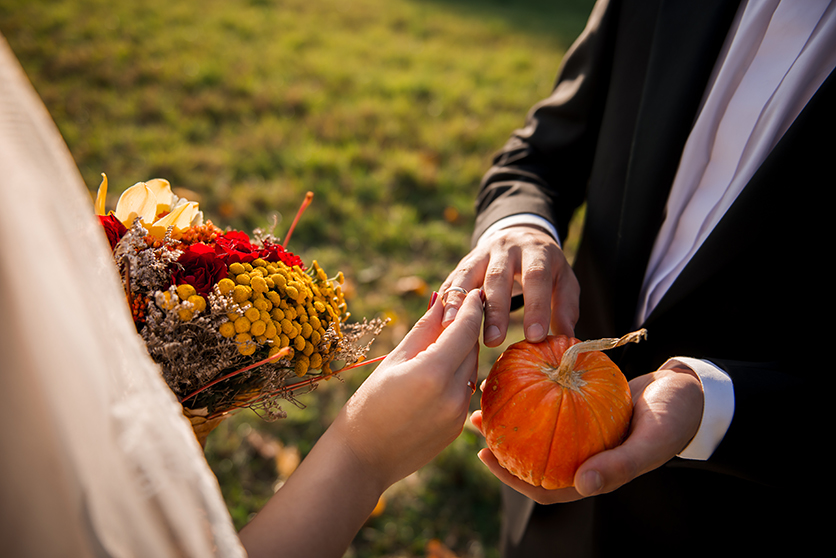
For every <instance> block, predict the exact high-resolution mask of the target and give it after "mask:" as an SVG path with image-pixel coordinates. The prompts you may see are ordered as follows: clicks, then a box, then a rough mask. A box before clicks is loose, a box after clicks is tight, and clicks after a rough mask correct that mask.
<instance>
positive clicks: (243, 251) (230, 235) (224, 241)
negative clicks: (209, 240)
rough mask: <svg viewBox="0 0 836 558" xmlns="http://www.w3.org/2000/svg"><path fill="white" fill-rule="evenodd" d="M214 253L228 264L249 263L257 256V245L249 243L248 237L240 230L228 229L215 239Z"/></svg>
mask: <svg viewBox="0 0 836 558" xmlns="http://www.w3.org/2000/svg"><path fill="white" fill-rule="evenodd" d="M215 254H216V255H217V256H218V258H220V259H221V260H223V262H224V263H225V264H226V265H227V266H228V265H229V264H231V263H235V262H241V263H249V262H251V261H253V260H254V259H256V258H257V257H258V247H257V246H253V245H252V244H251V243H250V237H249V236H247V234H246V233H243V232H240V231H229V232H226V233H224V234H222V235H221V236H219V237H218V238H217V239H215Z"/></svg>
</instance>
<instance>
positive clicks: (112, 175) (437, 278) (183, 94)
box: [0, 0, 591, 556]
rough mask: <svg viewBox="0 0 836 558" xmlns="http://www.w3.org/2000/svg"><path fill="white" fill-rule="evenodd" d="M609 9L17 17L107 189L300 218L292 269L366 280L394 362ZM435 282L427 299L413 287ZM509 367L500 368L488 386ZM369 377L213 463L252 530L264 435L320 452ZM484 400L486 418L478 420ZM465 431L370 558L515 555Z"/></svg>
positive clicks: (22, 46) (417, 485)
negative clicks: (318, 268)
mask: <svg viewBox="0 0 836 558" xmlns="http://www.w3.org/2000/svg"><path fill="white" fill-rule="evenodd" d="M590 9H591V1H590V0H573V1H569V0H564V1H562V2H547V1H545V0H519V1H515V2H510V1H507V0H481V1H477V0H424V1H419V0H351V1H348V0H204V1H202V2H188V1H185V0H179V1H178V0H144V1H143V2H112V1H109V0H40V1H38V2H32V1H31V0H0V32H2V33H3V35H4V36H5V38H6V39H7V40H8V42H9V44H10V45H11V47H12V49H13V50H14V52H15V53H16V54H17V56H18V58H19V59H20V61H21V63H22V64H23V66H24V69H25V70H26V72H27V74H28V75H29V78H30V79H31V81H32V83H33V84H34V86H35V88H36V90H37V91H38V93H39V94H40V95H41V97H42V98H43V100H44V102H45V104H46V106H47V108H48V109H49V111H50V113H51V114H52V116H53V118H54V120H55V121H56V123H57V124H58V127H59V129H60V130H61V133H62V134H63V136H64V138H65V140H66V141H67V144H68V146H69V148H70V150H71V152H72V154H73V157H74V158H75V161H76V162H77V164H78V166H79V169H80V170H81V173H82V176H83V178H84V180H85V182H86V183H87V185H88V186H89V188H90V189H91V191H94V190H95V189H96V187H97V186H98V184H99V181H100V174H101V173H102V172H105V173H107V175H108V178H109V181H110V185H111V186H110V190H111V196H110V203H111V207H112V205H113V204H114V203H115V200H116V196H118V194H119V193H120V192H121V190H123V189H124V188H126V187H127V186H129V185H131V184H133V183H134V182H137V181H139V180H145V179H149V178H153V177H163V178H167V179H168V180H170V181H171V182H172V184H173V186H174V187H175V188H176V189H177V188H180V189H183V190H186V191H187V192H188V196H189V197H191V198H193V199H197V200H198V201H200V203H201V208H202V209H203V210H204V212H205V214H206V215H207V216H208V217H209V218H211V219H212V220H213V222H215V223H216V224H217V225H219V226H221V227H233V228H239V229H243V230H247V231H249V230H252V229H253V228H255V227H268V226H269V225H270V223H271V222H272V220H273V219H274V218H277V219H278V226H277V228H276V230H275V232H276V234H278V235H280V236H283V235H284V233H285V231H286V230H287V227H288V226H289V223H290V221H291V220H292V218H293V215H294V214H295V212H296V209H297V207H298V205H299V204H300V202H301V201H302V199H303V197H304V195H305V192H307V191H308V190H310V191H313V192H314V193H315V198H314V202H313V205H312V206H311V207H310V208H309V209H308V212H307V213H306V214H305V217H304V218H303V220H302V222H301V224H300V226H299V227H298V228H297V230H296V232H295V233H294V235H293V239H292V241H291V244H290V249H292V250H294V251H296V252H297V253H299V254H300V255H301V256H302V257H303V259H305V260H306V261H309V260H311V259H312V258H316V259H318V260H319V262H320V263H321V264H322V265H323V267H325V269H326V270H328V271H336V270H342V271H344V273H345V274H346V276H347V277H348V278H349V282H350V284H349V285H348V287H347V290H348V292H349V293H350V296H351V298H350V301H349V304H350V306H351V310H352V313H353V315H354V316H355V317H362V316H367V317H372V316H375V315H386V316H389V317H392V318H393V322H392V325H391V326H390V327H389V328H387V330H386V331H385V332H384V334H383V335H382V336H381V338H380V340H379V341H378V343H377V344H376V346H375V348H374V349H373V350H374V351H375V353H376V354H380V353H382V352H385V351H387V350H388V349H389V348H391V346H393V344H394V343H396V342H397V341H398V340H399V339H400V338H401V337H402V336H403V334H404V333H405V332H406V331H407V330H408V328H409V327H410V326H411V324H412V323H414V321H415V320H416V319H417V317H418V316H419V315H420V314H421V313H422V312H423V310H424V309H425V308H426V303H427V300H428V298H429V295H430V292H429V291H430V290H432V289H433V288H435V287H437V286H438V285H439V284H440V282H441V281H442V280H443V279H444V277H445V276H446V275H447V273H448V272H449V271H450V270H452V269H453V267H454V266H455V264H456V263H457V262H458V260H459V258H461V257H462V256H463V255H464V254H465V253H466V252H467V250H468V247H469V242H470V233H471V230H472V224H473V201H474V196H475V191H476V188H477V186H478V183H479V180H480V178H481V176H482V174H483V172H484V171H485V170H486V169H487V167H488V165H489V162H490V158H491V155H492V154H493V152H494V151H495V150H496V149H498V148H499V147H500V146H501V145H502V144H503V143H504V142H505V140H506V138H507V137H508V134H509V133H510V132H511V131H512V130H513V129H514V128H516V127H519V126H520V125H521V124H522V122H523V117H524V115H525V113H526V111H527V110H528V108H529V107H530V106H531V105H532V104H533V103H534V102H535V101H536V100H538V99H540V98H541V97H543V96H545V95H547V94H548V92H549V91H550V89H551V86H552V83H553V81H554V77H555V73H556V70H557V67H558V64H559V62H560V59H561V56H562V54H563V52H564V51H565V49H566V48H567V47H568V45H569V44H570V43H571V41H572V40H573V38H574V37H575V36H576V35H577V33H578V32H579V31H580V30H581V29H582V26H583V23H584V21H585V19H586V16H587V15H588V13H589V10H590ZM404 278H414V279H416V280H417V281H418V285H419V286H420V284H421V283H420V282H421V281H423V282H424V284H426V285H427V286H428V288H427V289H421V288H416V287H414V284H413V286H412V287H410V288H404V287H403V283H402V282H399V281H400V280H402V279H404ZM497 354H498V353H497V351H495V350H494V351H488V350H483V355H482V361H483V366H482V368H483V370H482V372H481V373H482V374H483V375H484V374H485V373H486V372H487V367H488V366H489V365H490V362H491V361H492V360H493V359H494V358H495V357H496V356H497ZM365 374H366V372H365V371H363V372H356V373H352V375H351V376H350V377H348V378H346V379H345V380H344V381H343V382H342V383H341V382H338V381H332V382H329V383H328V385H326V386H323V387H322V388H321V389H319V390H317V393H316V394H315V395H313V396H306V397H304V398H302V403H303V404H304V405H305V407H304V408H301V407H300V408H297V407H294V406H293V405H291V404H287V405H285V408H286V410H287V411H288V413H289V417H288V418H287V419H285V420H283V421H279V422H276V423H270V424H267V423H264V422H262V421H260V420H259V419H257V417H254V416H252V415H251V414H243V413H242V414H241V415H239V416H238V417H235V418H234V419H233V420H231V421H227V424H224V425H222V426H221V427H220V428H219V430H218V431H217V432H215V433H213V435H212V436H211V437H210V441H209V445H208V448H207V458H208V460H209V462H210V464H211V465H212V467H213V470H214V471H215V472H216V474H217V475H218V478H219V480H220V482H221V486H222V489H223V492H224V496H225V498H226V499H227V503H228V505H229V508H230V511H231V513H232V514H233V518H234V520H235V522H236V524H237V525H239V526H240V525H243V524H244V523H245V522H246V521H247V518H248V517H250V515H251V514H252V513H253V512H254V511H255V510H256V509H258V507H259V506H260V505H261V504H262V503H263V502H264V501H265V499H266V498H267V497H269V494H271V493H272V490H273V488H274V486H275V485H276V483H277V472H276V467H275V463H274V462H273V461H272V460H271V458H264V457H261V456H260V455H259V453H258V451H257V449H256V447H255V446H254V445H253V444H252V440H253V438H252V435H251V433H252V432H253V431H256V432H260V433H263V434H264V435H265V436H269V437H271V438H274V439H276V440H280V441H281V443H282V444H284V445H285V446H286V447H296V448H298V449H299V450H300V451H301V453H302V454H304V453H305V452H306V451H307V450H308V449H309V448H310V446H311V445H312V443H313V442H314V441H315V440H316V438H317V436H318V435H319V434H320V433H321V432H322V431H323V429H324V428H326V427H327V425H328V424H329V422H330V420H331V419H332V417H333V415H334V413H336V410H337V409H339V407H340V405H341V404H342V402H343V401H344V400H345V398H346V397H347V395H348V394H350V393H351V392H352V391H353V389H355V388H356V386H357V385H358V384H359V382H361V381H362V379H363V377H364V375H365ZM477 405H478V401H476V400H474V408H475V407H476V406H477ZM480 443H481V440H480V438H479V437H478V436H476V435H474V434H472V433H465V434H464V435H462V437H460V439H459V440H458V441H457V442H456V443H454V444H453V446H451V447H450V448H449V449H448V450H447V451H445V453H444V454H442V455H441V456H440V457H439V458H438V459H437V460H436V461H434V462H433V463H432V464H431V465H430V466H428V467H426V468H425V469H424V470H422V471H421V472H420V473H419V474H418V475H416V476H414V477H413V478H411V479H409V481H408V482H404V483H399V485H396V487H393V490H392V491H391V493H390V494H387V508H386V511H385V512H384V514H383V515H381V516H380V517H377V518H374V519H373V520H371V521H370V523H369V524H368V525H367V526H366V527H365V528H364V529H363V530H362V531H361V533H360V534H359V535H358V537H357V540H356V541H355V544H354V546H353V547H352V549H351V550H350V552H349V555H350V556H421V555H424V548H425V545H426V542H427V541H428V540H430V539H433V538H436V539H440V540H442V541H443V542H444V543H445V544H447V545H448V546H450V547H451V548H453V550H454V551H455V552H456V553H457V554H459V555H460V556H496V550H495V543H496V536H497V532H498V492H497V485H496V483H495V481H494V479H492V477H490V476H489V475H487V473H486V471H485V470H484V468H483V467H482V465H481V464H480V463H478V460H477V459H476V458H475V455H474V454H475V451H476V448H477V447H478V446H479V444H480Z"/></svg>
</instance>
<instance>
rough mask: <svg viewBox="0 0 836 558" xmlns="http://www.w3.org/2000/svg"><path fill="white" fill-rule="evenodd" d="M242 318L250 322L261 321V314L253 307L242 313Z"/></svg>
mask: <svg viewBox="0 0 836 558" xmlns="http://www.w3.org/2000/svg"><path fill="white" fill-rule="evenodd" d="M244 316H246V318H247V319H248V320H250V321H251V322H254V321H256V320H259V319H261V312H260V311H259V310H258V308H256V307H255V306H251V307H250V308H248V309H247V310H246V311H245V312H244Z"/></svg>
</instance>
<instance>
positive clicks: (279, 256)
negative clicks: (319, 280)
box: [215, 231, 305, 269]
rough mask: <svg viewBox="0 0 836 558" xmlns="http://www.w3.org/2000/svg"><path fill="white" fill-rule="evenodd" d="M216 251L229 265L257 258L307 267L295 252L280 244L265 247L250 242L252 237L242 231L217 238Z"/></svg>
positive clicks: (231, 232)
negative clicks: (288, 250)
mask: <svg viewBox="0 0 836 558" xmlns="http://www.w3.org/2000/svg"><path fill="white" fill-rule="evenodd" d="M215 253H216V254H217V256H218V258H220V259H221V260H223V262H224V263H225V264H226V265H227V266H228V265H229V264H231V263H234V262H241V263H250V262H252V261H253V260H255V259H257V258H261V259H263V260H265V261H268V262H279V261H280V262H284V263H285V265H288V266H291V267H292V266H294V265H298V266H299V267H300V268H302V269H305V267H304V265H303V264H302V259H301V258H300V257H299V256H297V255H296V254H294V253H293V252H287V251H286V250H285V249H284V248H282V247H281V246H280V245H279V244H269V243H268V244H266V245H265V246H264V247H263V248H261V247H259V246H256V245H255V244H252V243H251V242H250V237H249V236H247V234H246V233H243V232H241V231H230V232H227V233H224V234H223V235H221V236H219V237H218V238H217V239H216V240H215Z"/></svg>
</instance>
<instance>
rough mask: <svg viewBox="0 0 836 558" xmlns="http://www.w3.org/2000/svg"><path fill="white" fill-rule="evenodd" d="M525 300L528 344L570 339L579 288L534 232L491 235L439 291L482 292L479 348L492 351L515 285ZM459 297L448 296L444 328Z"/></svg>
mask: <svg viewBox="0 0 836 558" xmlns="http://www.w3.org/2000/svg"><path fill="white" fill-rule="evenodd" d="M515 281H518V282H519V283H520V284H521V285H522V291H523V296H524V298H525V316H524V319H523V327H524V330H525V337H526V339H527V340H529V341H531V342H534V343H537V342H539V341H542V340H543V339H545V338H546V335H548V333H549V328H550V327H551V330H552V333H555V334H564V335H569V336H571V335H572V334H573V333H574V327H575V323H576V322H577V320H578V297H579V295H580V287H579V286H578V281H577V279H576V278H575V274H574V272H573V271H572V268H571V266H570V265H569V263H568V262H567V261H566V257H565V256H564V254H563V250H561V248H560V246H559V245H558V244H557V242H556V241H555V239H554V238H553V237H552V236H551V235H550V234H548V233H547V232H545V231H544V230H543V229H540V228H539V227H535V226H530V225H514V226H511V227H508V228H506V229H503V230H501V231H499V232H497V233H495V234H493V235H492V236H491V237H490V238H489V239H488V240H486V241H485V242H481V243H479V244H478V245H477V246H476V247H475V248H474V249H473V250H472V251H471V252H470V253H469V254H468V255H467V256H465V257H464V258H463V259H462V260H461V262H459V265H458V266H456V269H455V270H453V272H452V273H451V274H450V275H449V276H448V277H447V279H446V280H445V281H444V283H443V284H442V285H441V289H440V291H439V292H440V293H444V292H445V291H447V289H449V288H450V287H461V288H463V289H466V290H468V291H470V290H472V289H475V288H479V287H483V289H484V291H485V297H486V303H485V325H484V335H483V337H484V343H485V345H487V346H488V347H496V346H498V345H500V344H501V343H502V342H503V341H504V340H505V335H506V334H507V332H508V322H509V316H510V310H511V296H512V291H513V289H514V283H515ZM462 300H463V296H462V294H461V293H459V292H456V291H450V292H449V293H447V305H446V312H445V316H444V322H443V323H444V325H445V326H446V325H447V324H449V323H451V322H452V321H453V317H454V316H455V314H456V312H457V311H458V308H459V307H460V306H461V302H462Z"/></svg>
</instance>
